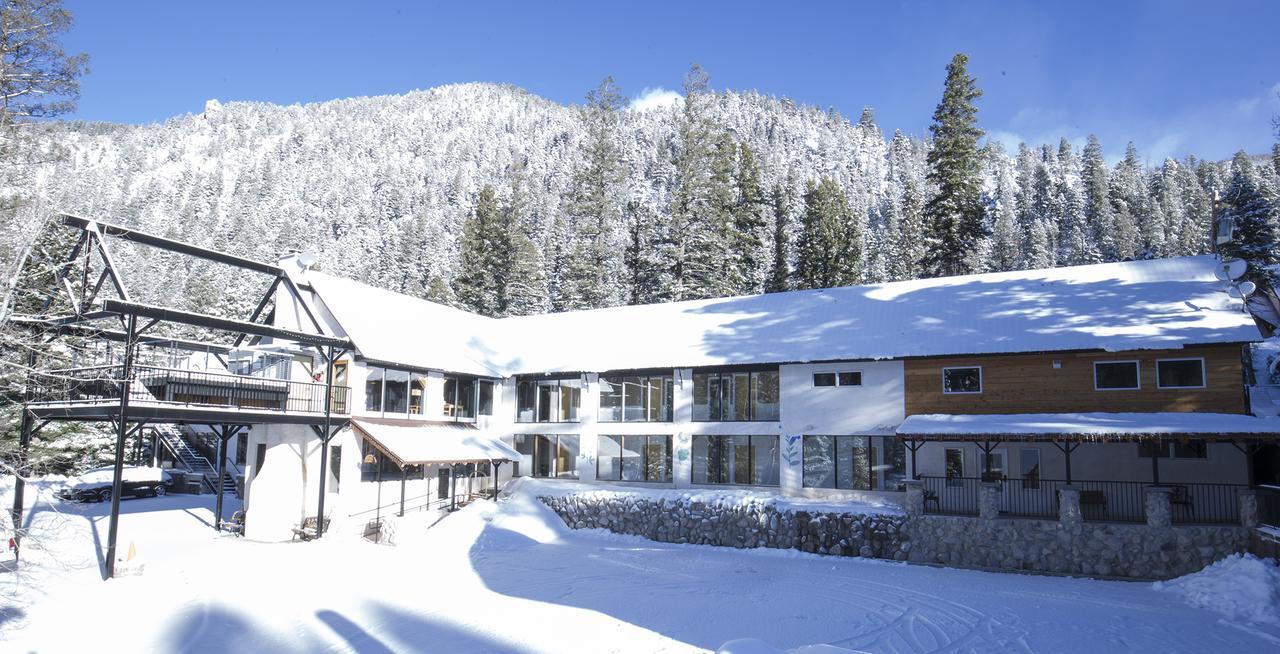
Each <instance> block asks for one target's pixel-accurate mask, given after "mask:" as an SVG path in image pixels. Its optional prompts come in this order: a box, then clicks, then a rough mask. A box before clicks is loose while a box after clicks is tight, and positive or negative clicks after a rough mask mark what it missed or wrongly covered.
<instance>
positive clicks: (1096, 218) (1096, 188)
mask: <svg viewBox="0 0 1280 654" xmlns="http://www.w3.org/2000/svg"><path fill="white" fill-rule="evenodd" d="M1081 177H1082V179H1081V182H1082V186H1083V192H1084V219H1085V224H1086V225H1087V230H1088V235H1089V238H1090V239H1092V240H1093V242H1094V244H1096V246H1097V249H1098V255H1099V257H1100V259H1101V260H1103V261H1114V260H1116V259H1117V257H1116V235H1115V218H1114V217H1113V212H1112V209H1111V197H1110V193H1109V189H1108V186H1107V162H1106V160H1105V159H1104V158H1103V154H1102V142H1101V141H1099V140H1098V137H1097V136H1095V135H1093V134H1090V135H1089V140H1088V142H1087V143H1086V144H1085V146H1084V161H1083V163H1082V169H1081Z"/></svg>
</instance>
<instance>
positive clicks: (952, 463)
mask: <svg viewBox="0 0 1280 654" xmlns="http://www.w3.org/2000/svg"><path fill="white" fill-rule="evenodd" d="M944 456H945V458H944V460H943V461H944V463H945V465H946V471H947V473H946V474H947V485H948V486H955V485H959V484H961V483H963V482H961V481H960V479H962V478H964V450H962V449H960V448H956V447H948V448H947V450H946V452H945V453H944Z"/></svg>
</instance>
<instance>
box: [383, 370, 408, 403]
mask: <svg viewBox="0 0 1280 654" xmlns="http://www.w3.org/2000/svg"><path fill="white" fill-rule="evenodd" d="M385 375H386V379H385V381H384V382H383V391H382V412H383V413H384V414H386V413H404V414H408V412H409V373H407V372H405V371H403V370H390V369H388V370H386V371H385Z"/></svg>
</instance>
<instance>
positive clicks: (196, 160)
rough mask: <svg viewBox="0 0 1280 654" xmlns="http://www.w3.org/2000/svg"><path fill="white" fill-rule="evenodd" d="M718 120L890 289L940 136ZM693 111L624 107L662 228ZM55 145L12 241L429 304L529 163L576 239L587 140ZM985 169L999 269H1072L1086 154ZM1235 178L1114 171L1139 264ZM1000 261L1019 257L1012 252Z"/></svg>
mask: <svg viewBox="0 0 1280 654" xmlns="http://www.w3.org/2000/svg"><path fill="white" fill-rule="evenodd" d="M710 111H711V113H712V115H713V118H714V124H715V125H717V126H719V127H721V128H723V129H725V130H727V131H728V132H729V133H730V134H731V135H732V136H733V137H734V139H736V140H737V141H738V142H739V143H745V144H748V145H750V146H751V148H752V150H753V151H754V152H755V153H756V155H757V158H758V159H759V162H760V164H761V171H762V181H763V184H762V186H763V187H764V188H765V189H769V188H772V187H773V186H774V185H775V184H785V185H788V186H789V187H790V188H792V189H794V191H795V195H796V197H797V201H796V202H795V206H794V207H793V214H795V215H798V214H799V213H800V212H801V211H803V206H802V204H801V203H800V201H799V199H798V198H799V196H800V194H801V192H802V191H803V186H804V184H805V183H806V182H808V181H810V180H814V179H817V178H818V177H820V176H830V177H832V178H834V179H836V180H837V181H838V182H839V183H840V184H841V185H842V186H843V187H844V189H845V191H846V193H847V195H848V197H849V201H850V206H851V207H852V209H853V210H854V212H855V213H857V214H858V215H859V216H862V217H864V218H865V220H866V221H867V224H868V229H867V230H866V232H865V233H866V240H867V241H868V243H867V251H868V252H869V253H870V254H869V255H868V258H867V263H866V266H867V269H868V270H867V277H868V279H871V280H879V279H885V278H888V277H892V276H893V274H892V271H891V269H889V268H888V267H887V266H886V261H885V259H886V257H889V256H893V255H892V254H891V253H890V251H891V250H892V248H893V244H891V243H889V242H888V238H889V230H888V229H887V227H886V223H887V222H888V221H890V220H896V218H891V216H892V215H895V214H896V213H898V212H900V207H901V205H902V202H903V193H904V189H905V188H906V186H907V185H908V182H910V183H911V185H913V186H914V187H915V188H917V189H924V190H925V191H924V192H925V193H926V194H927V193H928V185H927V184H926V182H925V171H926V167H925V163H924V161H925V156H926V154H927V149H928V147H929V146H928V143H927V142H926V141H925V140H923V139H920V138H912V137H906V136H903V135H900V134H899V135H895V136H894V137H892V138H889V139H886V138H885V135H884V134H882V132H881V130H880V128H879V127H878V126H876V124H875V123H874V120H872V118H871V116H870V114H869V113H867V114H865V115H864V116H863V118H862V119H861V120H859V121H850V120H848V119H846V118H844V117H842V116H840V115H839V114H837V113H834V112H828V111H823V110H820V109H818V108H816V107H811V106H800V105H796V104H795V103H793V102H791V101H789V100H787V99H780V98H774V97H766V96H762V95H760V94H757V93H754V92H746V93H737V92H724V93H720V94H717V95H716V96H715V98H714V101H713V102H712V103H711V108H710ZM679 112H680V110H679V107H678V106H665V107H656V108H651V109H648V110H644V111H632V110H628V111H624V112H622V116H621V120H620V129H619V134H618V139H619V142H620V144H621V151H622V154H623V159H624V163H625V167H626V170H627V174H626V180H625V183H624V187H625V193H626V195H627V200H630V201H634V202H636V203H637V206H639V207H640V208H641V210H644V211H648V212H651V213H650V215H656V216H659V217H660V218H663V217H666V216H668V215H669V203H670V196H671V188H672V184H673V179H674V175H675V172H674V167H673V164H672V155H673V153H674V150H675V148H676V147H678V143H677V127H678V121H679ZM43 129H44V130H45V131H46V133H47V134H48V135H50V136H51V137H52V139H54V140H56V142H57V143H58V144H59V145H60V146H61V148H62V153H63V156H61V157H54V158H50V161H49V162H47V163H42V164H39V165H34V166H18V167H11V168H9V169H6V170H4V171H3V172H0V180H3V184H4V186H5V187H6V188H7V191H8V192H9V193H13V194H17V195H19V196H20V198H21V200H22V202H21V203H20V205H19V209H18V210H17V213H16V214H15V215H13V216H11V217H9V218H6V221H7V220H13V221H15V222H14V224H12V225H5V226H4V227H5V228H6V231H7V233H10V234H13V235H15V238H14V239H12V241H11V242H12V243H20V242H24V241H25V240H26V239H28V238H30V235H31V233H32V232H33V231H34V230H35V229H36V228H37V226H38V225H39V221H40V220H41V219H42V218H44V217H47V216H49V215H51V214H52V213H53V212H55V211H65V212H70V213H77V214H82V215H85V216H90V217H94V218H98V219H101V220H106V221H111V222H117V223H121V224H125V225H132V226H137V227H139V228H141V229H145V230H147V231H151V232H155V233H159V234H163V235H167V236H170V237H173V238H177V239H181V240H185V241H190V242H193V243H197V244H201V245H207V246H211V247H215V248H219V249H223V250H226V251H230V252H233V253H236V254H240V255H244V256H249V257H253V258H258V259H263V260H268V261H273V260H275V258H276V257H277V256H278V255H280V254H281V253H283V252H285V251H286V250H289V249H301V250H306V251H311V252H314V253H316V254H318V255H319V259H320V261H321V262H322V263H321V267H322V269H324V270H326V271H328V272H331V273H334V274H338V275H343V276H349V277H353V278H355V279H358V280H362V281H367V282H370V283H372V284H375V285H378V286H382V287H385V288H388V289H391V290H395V291H400V292H405V293H410V294H413V295H418V296H424V295H426V294H427V287H428V284H429V281H430V280H431V278H432V277H433V276H438V277H440V278H441V279H442V280H446V281H447V280H449V279H451V278H452V277H453V275H454V273H455V268H456V261H457V256H458V239H459V236H460V234H461V228H462V223H463V221H464V220H465V218H466V216H467V215H468V213H469V212H470V211H471V210H472V208H473V204H474V201H475V197H476V195H477V194H478V192H479V190H480V189H481V188H482V187H483V186H484V185H486V184H488V185H492V186H493V187H494V188H496V189H498V193H499V195H502V194H504V193H507V192H509V191H508V189H509V187H510V178H511V175H512V169H513V163H515V162H521V163H523V164H524V170H525V175H526V176H527V177H526V183H527V189H528V193H529V198H528V202H529V205H528V211H527V214H526V215H527V222H528V225H527V229H528V231H529V233H530V234H532V235H533V238H534V241H535V243H536V244H537V246H538V247H539V248H540V249H541V251H542V253H543V254H544V259H546V260H547V266H548V267H550V266H551V265H552V263H551V261H550V259H549V258H547V257H546V253H547V252H550V251H552V249H554V247H555V246H556V241H557V239H563V238H564V235H563V230H562V229H560V230H557V229H556V228H555V225H556V217H557V215H558V213H560V212H561V211H562V207H563V203H564V201H565V196H566V191H567V189H568V186H569V184H570V180H571V177H572V175H573V172H574V171H575V169H577V168H578V167H579V166H580V164H581V163H582V161H583V154H582V151H581V146H582V143H583V141H584V139H585V138H586V129H585V125H584V121H583V117H582V113H581V111H580V108H579V107H576V106H565V105H560V104H557V103H554V102H551V101H548V100H545V99H542V98H539V97H537V96H535V95H532V94H530V93H528V92H526V91H523V90H521V89H518V88H515V87H512V86H504V85H493V84H459V85H452V86H445V87H440V88H436V89H431V90H427V91H415V92H411V93H407V94H404V95H395V96H381V97H369V98H352V99H345V100H333V101H328V102H320V103H315V104H308V105H293V106H277V105H271V104H265V103H258V102H232V103H227V104H219V103H217V102H216V101H210V102H209V103H208V105H207V106H206V108H205V110H204V111H203V112H202V113H200V114H193V115H187V116H181V117H176V118H173V119H170V120H168V121H165V122H163V123H159V124H152V125H140V126H126V125H109V124H98V123H57V124H52V125H48V126H46V127H44V128H43ZM986 161H987V166H986V168H987V170H986V171H985V175H986V179H987V184H986V192H987V196H988V204H989V206H990V208H991V210H990V212H989V213H990V214H991V216H990V220H991V224H992V226H993V227H994V228H995V231H996V232H997V235H996V236H994V237H993V238H999V229H1000V227H1001V225H1000V223H999V222H998V219H999V217H1000V212H1001V210H1002V208H1003V210H1004V211H1005V212H1008V213H1009V215H1010V216H1012V218H1013V220H1014V221H1015V226H1017V227H1018V228H1019V229H1020V230H1021V231H1020V232H1019V233H1020V234H1023V235H1024V236H1025V238H1024V240H1027V243H1028V248H1027V251H1026V252H1024V253H1020V254H1018V255H1017V256H1016V257H1014V258H1013V259H1010V260H1008V261H1004V262H997V261H996V259H997V257H996V256H995V255H994V254H992V255H988V256H990V258H991V259H992V260H993V263H992V265H991V267H992V268H993V269H998V268H1008V267H1011V266H1012V267H1026V266H1030V265H1054V264H1055V263H1072V262H1071V261H1061V260H1060V259H1062V258H1064V257H1063V256H1060V253H1061V252H1064V251H1065V250H1063V247H1066V246H1065V245H1064V246H1062V247H1059V246H1058V245H1057V244H1056V238H1057V233H1058V231H1059V228H1060V226H1061V225H1060V223H1062V222H1063V221H1064V220H1071V219H1073V218H1072V214H1073V212H1075V213H1077V214H1078V213H1079V211H1080V210H1079V197H1080V196H1081V194H1082V193H1083V191H1082V190H1081V188H1082V184H1083V182H1082V181H1081V175H1080V165H1081V162H1080V156H1079V153H1078V152H1070V151H1069V150H1060V149H1059V145H1058V144H1053V145H1052V146H1051V147H1044V148H1040V149H1035V148H1028V149H1026V150H1025V151H1024V152H1022V153H1021V155H1010V154H1008V153H1005V152H1004V151H1003V149H1000V148H999V147H998V146H996V147H992V148H988V151H987V157H986ZM1121 166H1123V164H1121ZM1266 174H1268V175H1271V177H1272V179H1273V178H1274V173H1273V172H1269V171H1268V172H1267V173H1266ZM1037 175H1039V176H1040V177H1041V178H1040V179H1038V178H1037ZM1221 175H1222V165H1221V164H1212V163H1208V164H1206V163H1204V162H1198V161H1195V160H1189V161H1183V162H1174V161H1168V162H1165V163H1164V164H1163V165H1162V166H1160V167H1158V168H1154V169H1150V170H1148V169H1146V168H1145V167H1144V168H1143V170H1141V171H1140V178H1139V179H1128V178H1122V177H1121V175H1119V173H1118V172H1117V174H1115V175H1114V177H1115V178H1116V180H1114V181H1113V185H1115V184H1120V183H1123V184H1124V185H1127V186H1125V187H1120V186H1116V188H1115V189H1113V195H1117V197H1119V198H1120V199H1121V201H1130V204H1138V205H1141V206H1135V207H1133V211H1132V213H1133V214H1134V215H1136V217H1137V219H1138V220H1139V224H1138V225H1137V227H1138V230H1139V233H1140V234H1141V235H1142V239H1143V241H1142V243H1141V244H1140V245H1141V247H1142V248H1143V249H1142V252H1143V253H1145V254H1148V255H1153V256H1169V255H1181V254H1194V253H1196V252H1199V251H1201V250H1202V249H1203V242H1204V238H1203V234H1204V230H1205V225H1206V221H1207V220H1208V204H1207V203H1206V202H1205V201H1204V199H1205V198H1207V197H1210V196H1211V190H1210V189H1211V187H1213V186H1214V185H1216V184H1219V183H1220V182H1219V181H1218V180H1220V179H1221ZM1037 188H1040V191H1039V195H1036V193H1037ZM1126 193H1128V194H1131V195H1132V196H1133V197H1134V198H1138V199H1137V200H1133V199H1132V198H1129V196H1127V195H1125V194H1126ZM1073 202H1074V203H1075V204H1073ZM1076 218H1078V216H1076ZM1036 225H1039V227H1036ZM1006 227H1007V226H1006ZM792 228H793V230H794V229H796V227H795V226H794V225H793V227H792ZM911 236H912V235H910V234H907V235H906V237H907V238H910V237H911ZM1005 237H1006V238H1011V237H1010V236H1009V235H1008V234H1006V235H1005ZM1016 238H1023V237H1016ZM1037 239H1039V240H1037ZM1040 240H1043V241H1044V242H1043V243H1041V242H1040ZM1005 245H1007V244H1005ZM124 249H125V250H126V251H125V252H122V253H121V255H120V257H121V258H122V259H123V260H124V264H125V267H128V268H130V269H131V270H133V271H134V272H133V275H134V277H135V278H136V279H135V282H134V284H135V286H138V287H139V289H140V292H141V294H143V295H144V296H152V297H155V296H170V297H173V296H178V295H182V294H186V295H187V296H188V297H191V298H193V299H194V302H195V303H198V304H203V305H206V306H205V307H204V308H205V309H212V308H217V309H222V310H228V311H231V310H238V311H242V312H243V311H245V310H246V307H243V306H242V305H243V304H244V303H252V302H253V301H254V298H253V297H252V296H253V295H254V291H255V290H256V289H259V288H261V286H262V285H263V281H262V280H253V279H240V278H234V277H231V276H230V273H229V272H228V271H223V270H221V269H219V268H218V267H217V266H215V265H212V264H203V263H200V262H187V261H178V260H174V259H170V258H167V257H165V255H152V254H144V253H135V252H131V251H127V248H124ZM998 249H999V250H1000V251H1001V252H1004V254H1006V255H1007V254H1008V253H1007V252H1005V251H1006V250H1008V247H1005V246H1004V245H1002V246H1000V247H999V248H998ZM141 256H159V257H162V258H159V259H156V260H147V261H141V260H139V259H138V257H141ZM1068 256H1069V255H1068ZM548 274H549V275H551V276H554V274H555V271H552V270H548ZM553 288H554V285H553ZM213 289H219V290H222V289H229V290H231V291H232V292H231V293H230V294H224V293H213V292H212V290H213ZM238 291H245V292H238ZM227 297H232V298H234V299H233V300H226V299H221V300H220V301H221V302H223V303H224V304H225V303H227V302H231V303H232V304H233V305H234V306H222V307H209V306H207V305H208V303H210V302H212V301H213V300H214V298H227Z"/></svg>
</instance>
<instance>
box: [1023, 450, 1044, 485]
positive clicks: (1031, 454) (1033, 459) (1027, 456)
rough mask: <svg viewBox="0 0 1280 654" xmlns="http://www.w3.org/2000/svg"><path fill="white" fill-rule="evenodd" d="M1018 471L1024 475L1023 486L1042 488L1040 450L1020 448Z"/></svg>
mask: <svg viewBox="0 0 1280 654" xmlns="http://www.w3.org/2000/svg"><path fill="white" fill-rule="evenodd" d="M1018 466H1019V467H1018V471H1019V472H1020V473H1021V475H1022V487H1023V488H1024V489H1027V490H1035V489H1038V488H1040V450H1037V449H1034V448H1024V449H1021V450H1018Z"/></svg>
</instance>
